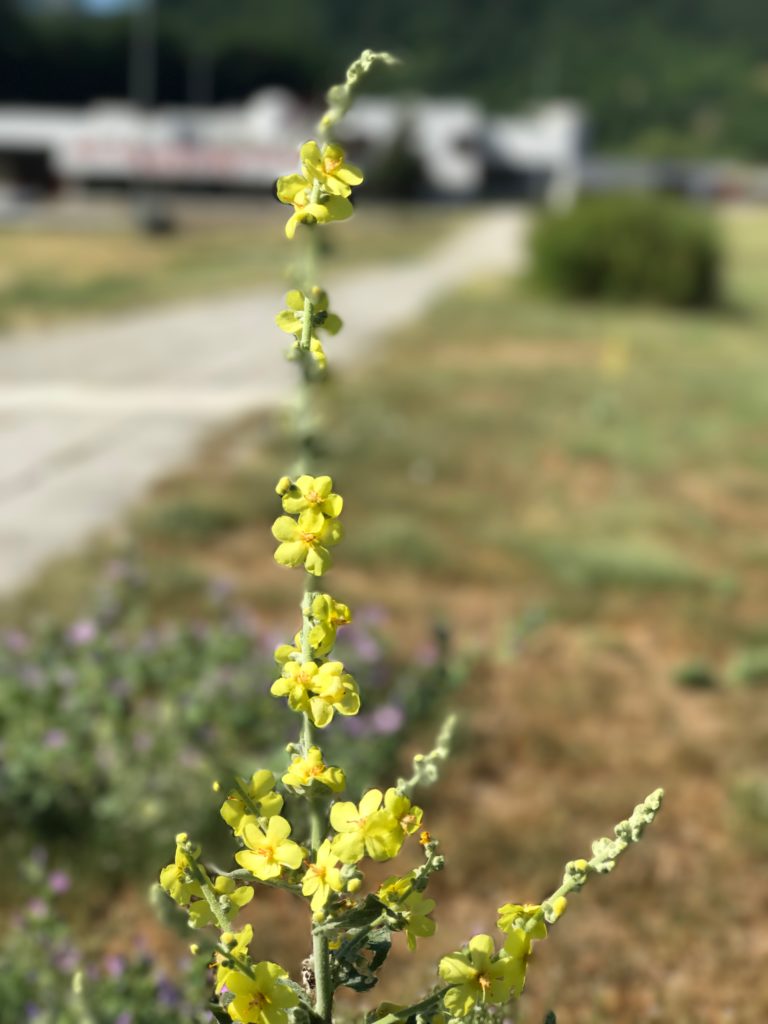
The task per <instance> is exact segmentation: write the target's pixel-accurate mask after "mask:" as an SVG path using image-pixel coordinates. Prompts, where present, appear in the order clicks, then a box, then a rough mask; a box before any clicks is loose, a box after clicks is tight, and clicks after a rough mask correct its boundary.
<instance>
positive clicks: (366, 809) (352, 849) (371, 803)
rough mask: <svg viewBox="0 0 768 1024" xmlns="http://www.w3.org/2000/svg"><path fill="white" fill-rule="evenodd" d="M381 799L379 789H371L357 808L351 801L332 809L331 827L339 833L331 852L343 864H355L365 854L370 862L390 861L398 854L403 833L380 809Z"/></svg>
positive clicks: (390, 817)
mask: <svg viewBox="0 0 768 1024" xmlns="http://www.w3.org/2000/svg"><path fill="white" fill-rule="evenodd" d="M383 799H384V798H383V796H382V793H381V790H379V789H370V790H368V792H367V793H366V794H365V795H364V796H363V798H362V800H361V801H360V805H359V806H358V807H356V806H355V805H354V804H353V803H352V802H351V801H345V802H342V803H336V804H334V805H333V807H331V826H332V827H333V828H334V830H335V831H336V832H338V833H339V834H338V835H337V836H336V838H335V839H334V840H333V849H334V853H336V855H337V856H338V858H339V860H341V861H343V862H344V863H345V864H356V863H357V861H359V860H361V859H362V858H363V857H364V856H365V855H366V854H367V855H368V856H369V857H371V858H372V859H373V860H389V859H390V858H391V857H396V856H397V855H398V853H399V852H400V847H401V846H402V845H403V830H402V828H401V827H400V824H399V822H398V821H397V819H396V818H395V817H394V815H393V814H392V813H391V812H390V811H388V810H386V808H383V807H382V806H381V804H382V801H383Z"/></svg>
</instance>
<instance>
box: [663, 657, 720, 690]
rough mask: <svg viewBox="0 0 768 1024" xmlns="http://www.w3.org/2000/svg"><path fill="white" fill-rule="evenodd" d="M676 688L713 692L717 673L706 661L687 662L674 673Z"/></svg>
mask: <svg viewBox="0 0 768 1024" xmlns="http://www.w3.org/2000/svg"><path fill="white" fill-rule="evenodd" d="M674 679H675V682H676V683H677V684H678V686H684V687H685V688H686V689H689V690H714V689H715V688H716V687H717V685H718V678H717V672H716V670H715V669H714V668H712V666H711V665H709V664H708V663H707V662H706V661H687V662H685V663H684V664H683V665H679V666H678V667H677V668H676V669H675V673H674Z"/></svg>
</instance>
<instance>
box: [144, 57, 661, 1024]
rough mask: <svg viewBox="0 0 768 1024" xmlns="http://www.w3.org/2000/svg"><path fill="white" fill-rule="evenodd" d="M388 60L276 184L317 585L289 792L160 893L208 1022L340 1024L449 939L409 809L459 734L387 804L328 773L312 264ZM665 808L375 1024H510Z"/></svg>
mask: <svg viewBox="0 0 768 1024" xmlns="http://www.w3.org/2000/svg"><path fill="white" fill-rule="evenodd" d="M379 62H381V63H386V64H389V63H393V62H394V61H393V58H392V57H391V56H389V55H388V54H385V53H373V52H371V51H365V52H364V53H363V54H362V55H361V57H360V58H359V59H358V60H357V61H355V63H354V64H353V65H352V66H351V67H350V68H349V70H348V71H347V76H346V81H345V82H344V83H342V84H340V85H337V86H334V87H333V88H332V89H331V90H330V92H329V94H328V99H329V109H328V110H327V112H326V113H325V115H324V116H323V118H322V120H321V121H320V124H319V141H315V140H312V141H309V142H306V143H305V144H304V145H303V146H302V147H301V170H300V172H299V173H297V174H290V175H288V176H286V177H283V178H280V179H279V180H278V182H277V198H278V199H279V200H280V202H282V203H284V204H286V205H287V206H288V207H290V209H291V213H290V217H289V219H288V222H287V224H286V228H285V233H286V235H287V237H288V238H289V239H293V238H294V237H296V236H297V234H298V235H304V236H305V237H306V241H307V242H308V246H307V251H308V253H309V258H308V259H307V260H306V261H305V265H304V274H303V279H302V281H301V287H300V288H296V289H295V290H293V291H290V292H289V293H288V295H287V296H286V302H285V306H286V308H285V309H284V310H282V311H281V312H280V313H279V314H278V315H277V318H276V320H277V326H278V327H279V328H280V329H281V330H283V331H285V332H286V333H287V334H289V335H290V336H291V338H292V341H291V343H290V347H289V351H288V356H289V358H291V359H294V360H295V361H296V362H297V363H298V366H299V368H300V371H301V372H300V379H301V389H300V395H301V398H300V402H299V434H300V438H301V457H300V459H299V461H298V464H297V466H296V467H295V469H294V471H293V473H292V475H290V476H284V477H283V478H282V479H281V480H280V481H279V482H278V484H277V488H276V490H277V495H278V496H279V499H280V501H281V504H282V514H281V515H279V516H278V517H277V519H276V520H275V522H274V525H273V527H272V533H273V535H274V537H275V539H276V540H277V542H278V546H277V549H276V551H275V559H276V561H277V562H278V563H279V564H280V565H281V566H284V567H287V568H290V569H295V570H297V571H298V572H299V573H300V574H301V576H302V578H303V583H304V586H303V596H302V599H301V628H300V629H299V631H298V632H297V633H296V634H295V636H294V637H293V640H292V641H290V642H287V643H285V644H282V645H281V646H279V647H278V648H277V650H276V652H275V660H276V662H277V664H278V666H279V671H280V675H279V678H278V679H277V680H276V681H275V682H274V683H273V684H272V689H271V692H272V694H273V695H274V696H275V697H277V698H280V699H283V698H284V699H285V700H287V702H288V706H289V707H290V708H291V709H292V710H293V711H294V712H295V713H296V715H297V717H298V719H299V721H300V735H299V738H298V740H297V741H296V742H295V743H292V744H290V745H289V746H288V748H287V752H288V759H287V763H286V765H285V769H284V772H283V774H282V776H281V777H280V779H277V778H276V777H275V775H274V774H273V772H271V771H269V770H267V769H264V768H262V769H259V770H257V771H255V772H254V773H253V775H252V776H251V777H250V778H248V779H245V778H236V779H234V781H233V782H232V784H231V788H229V791H228V792H227V793H226V797H225V799H224V802H223V803H222V805H221V816H222V818H223V819H224V821H225V822H226V824H227V825H228V826H229V828H230V829H231V830H232V835H233V837H234V840H235V843H236V845H237V852H236V853H235V854H234V861H235V865H234V866H233V868H232V869H231V870H229V871H222V870H219V871H214V870H213V869H211V868H209V867H207V866H206V865H205V863H204V860H203V856H202V852H201V849H200V846H199V845H198V844H197V843H196V842H194V841H193V839H192V838H191V837H189V836H188V835H187V834H184V833H182V834H180V835H178V836H177V837H176V852H175V857H174V859H173V861H172V863H170V864H168V865H167V866H166V867H165V868H163V870H162V872H161V873H160V884H161V886H162V888H163V889H164V890H165V892H166V893H167V894H168V895H169V896H170V897H171V899H172V900H174V901H175V902H176V903H177V904H179V905H180V906H181V907H182V908H184V910H185V911H186V913H187V915H188V918H189V925H190V926H191V927H192V928H194V929H200V930H201V932H200V939H199V940H198V942H196V943H195V944H194V945H193V947H192V949H193V951H200V952H201V953H205V954H207V955H209V956H210V957H211V964H212V967H213V968H214V970H215V995H214V997H213V1001H212V1003H211V1007H210V1009H211V1011H212V1013H213V1014H214V1016H215V1017H216V1018H217V1019H218V1020H219V1021H223V1022H228V1021H236V1022H240V1024H288V1022H289V1021H291V1022H299V1021H302V1022H307V1024H310V1022H313V1024H321V1022H322V1024H330V1022H331V1021H332V1020H333V1003H334V995H335V993H336V992H337V990H338V989H340V988H341V987H347V988H350V989H353V990H355V991H357V992H366V991H368V990H369V989H371V988H373V986H374V985H375V984H376V982H377V980H378V973H379V971H380V969H381V967H382V965H383V964H384V962H385V960H386V958H387V955H388V953H389V951H390V947H391V942H392V935H393V933H395V932H402V933H403V934H404V935H405V939H406V942H407V945H408V947H409V948H410V949H411V950H413V949H415V947H416V944H417V942H419V941H421V940H424V939H427V938H429V937H430V936H432V935H433V934H434V932H435V927H436V925H435V921H434V919H433V917H432V913H433V911H434V908H435V901H434V900H433V899H431V898H429V897H428V896H427V895H426V890H427V887H428V884H429V882H430V879H431V877H432V875H433V874H434V873H435V872H437V871H440V870H441V869H442V868H443V856H442V854H441V853H440V848H439V844H438V841H437V839H436V838H435V837H434V836H433V835H432V834H431V833H430V832H429V831H428V830H427V828H426V827H425V823H424V821H423V820H422V819H423V813H422V810H421V808H420V807H418V806H416V804H415V803H414V802H413V796H414V792H415V790H416V789H417V788H418V787H419V786H421V785H425V784H428V783H431V782H434V781H435V779H436V777H437V775H438V772H439V768H440V764H441V762H442V761H443V760H444V759H445V757H446V756H447V754H448V747H449V742H450V723H448V724H447V725H446V726H445V727H444V728H443V730H442V731H441V734H440V736H439V737H438V741H437V745H436V748H435V749H434V750H433V751H432V752H431V753H430V754H427V755H419V756H417V757H416V758H415V759H414V765H413V773H412V775H411V776H410V777H409V778H404V779H399V780H398V781H397V782H396V784H395V785H393V786H390V787H389V788H387V789H385V790H384V791H382V790H380V789H369V790H368V791H367V792H365V793H363V794H362V797H361V799H360V800H359V802H355V801H352V800H350V799H347V798H346V796H345V789H346V786H347V779H346V778H345V774H344V770H343V768H342V767H339V766H337V765H333V764H328V763H327V762H326V760H325V756H324V754H323V750H322V746H321V736H322V733H323V731H324V730H325V729H327V728H328V727H329V726H331V725H332V723H333V721H334V719H335V718H336V716H337V715H345V716H351V715H356V714H357V713H358V711H359V709H360V703H361V698H360V693H359V691H358V686H357V683H356V682H355V679H354V676H353V675H352V674H351V673H350V672H349V671H348V669H347V666H346V665H344V664H343V663H342V662H341V661H338V660H337V659H336V658H335V657H334V653H333V652H334V644H335V640H336V634H337V630H339V629H341V628H343V627H344V626H345V625H346V624H347V623H348V622H349V621H350V618H351V613H350V610H349V608H348V607H347V605H346V604H344V603H343V602H342V601H340V600H339V599H338V598H337V597H336V596H335V595H332V594H330V593H328V592H327V590H326V588H325V586H324V577H325V574H326V573H327V571H328V570H329V568H330V566H331V558H332V555H331V550H332V549H333V548H334V547H335V545H336V544H338V543H339V541H340V540H341V539H342V526H341V515H342V511H343V507H344V502H343V498H342V496H341V494H339V493H337V492H336V491H335V490H334V485H333V481H332V480H331V478H330V476H328V475H325V474H323V473H322V471H318V469H317V468H316V467H315V466H314V465H313V464H312V462H313V461H314V460H315V459H316V450H317V448H316V444H315V438H314V434H315V429H316V428H315V424H314V422H313V413H312V403H311V395H312V393H313V389H314V388H315V386H316V385H317V384H318V382H320V381H321V380H322V379H323V377H324V376H325V374H326V368H327V357H326V352H325V343H324V334H325V335H328V334H330V335H333V334H335V333H336V332H337V331H338V330H339V329H340V328H341V320H340V319H339V317H338V316H336V314H335V313H333V312H331V311H330V308H329V298H328V295H327V293H326V292H325V291H324V290H323V289H322V288H321V287H319V285H318V284H317V281H316V279H315V275H316V267H315V263H316V261H315V259H314V258H313V256H312V254H313V253H316V251H317V242H318V233H319V232H321V231H324V230H325V229H326V228H327V226H328V225H329V224H331V223H332V222H333V221H337V220H344V219H346V218H347V217H349V216H351V214H352V212H353V207H352V204H351V201H350V196H351V194H352V191H353V189H354V188H356V187H357V186H358V185H360V184H361V183H362V181H363V174H362V172H361V171H360V170H359V169H358V168H357V167H355V166H353V165H352V164H350V163H348V161H347V159H346V154H345V152H344V150H343V149H342V148H341V146H339V145H337V144H336V143H335V142H333V141H332V139H331V137H330V135H331V132H332V129H333V127H334V126H335V125H336V124H337V122H338V121H339V119H340V118H341V117H342V116H343V114H344V112H345V110H346V109H347V107H348V106H349V103H350V101H351V96H352V92H353V89H354V86H355V84H356V83H357V81H358V80H359V78H360V77H361V76H362V75H363V74H364V73H365V72H366V71H367V70H368V69H369V68H370V67H371V66H372V65H374V64H375V63H379ZM299 229H300V230H299ZM350 781H351V782H354V780H350ZM217 786H218V784H215V787H214V788H217ZM662 795H663V794H662V791H661V790H657V791H656V792H654V793H652V794H651V795H650V796H649V797H647V799H646V800H645V801H643V803H641V804H639V805H638V806H637V807H636V808H635V809H634V811H633V812H632V814H631V815H630V817H629V818H628V819H627V820H626V821H622V822H621V823H620V824H619V825H617V826H616V828H615V829H614V834H613V836H612V837H610V838H602V839H598V840H597V841H596V842H595V843H593V845H592V852H591V856H590V857H588V858H584V859H581V860H574V861H571V862H570V863H568V864H567V865H566V867H565V872H564V875H563V879H562V883H561V884H560V885H559V886H558V887H557V888H556V889H555V891H554V892H553V893H552V894H551V895H550V896H549V897H548V898H547V899H545V900H544V901H543V902H541V903H512V902H510V903H506V904H504V906H502V907H499V910H498V929H499V936H498V938H493V937H492V936H490V935H475V936H474V937H472V938H470V939H469V941H468V942H467V944H466V945H465V946H463V947H462V948H461V949H459V950H457V951H456V952H453V953H450V954H449V955H447V956H444V957H443V958H442V959H441V960H440V961H439V964H438V967H437V977H436V983H435V985H434V987H433V988H432V990H431V991H430V992H428V993H427V994H426V995H425V996H423V997H421V998H420V999H418V1000H416V1001H414V1002H412V1003H410V1004H407V1003H405V1002H404V1003H403V1004H402V1005H395V1004H391V1003H385V1004H381V1005H380V1006H379V1007H378V1008H377V1009H375V1010H373V1011H371V1012H370V1013H368V1015H367V1017H366V1021H367V1022H370V1024H372V1022H374V1021H375V1022H377V1024H395V1022H398V1021H409V1020H413V1021H415V1020H417V1019H420V1020H424V1021H426V1020H428V1019H429V1020H433V1019H441V1020H446V1019H449V1020H450V1019H461V1018H466V1017H468V1016H471V1017H472V1019H473V1020H476V1019H482V1018H484V1017H485V1018H488V1019H490V1018H495V1017H497V1016H498V1015H499V1014H500V1013H501V1011H502V1010H503V1009H504V1008H505V1007H508V1006H509V1005H510V1004H511V1003H512V1002H513V1001H514V1000H516V999H518V998H519V996H520V994H521V992H522V990H523V986H524V984H525V976H526V970H527V966H528V963H529V960H530V957H531V954H532V952H533V948H534V945H535V943H537V942H541V941H543V940H544V939H545V938H546V937H547V934H548V930H549V928H550V927H551V926H552V925H554V924H555V922H556V921H558V920H559V919H560V917H561V916H562V915H563V913H564V911H565V910H566V907H567V906H568V900H569V897H570V896H571V894H572V893H576V892H578V891H579V890H580V889H581V888H582V886H583V885H584V884H585V883H586V882H587V881H588V880H589V878H590V877H591V876H592V875H595V874H603V873H605V872H608V871H611V870H612V869H613V867H614V865H615V863H616V861H617V859H618V858H619V857H620V856H621V854H622V853H623V852H624V851H625V850H626V849H627V848H628V847H629V846H630V844H632V843H634V842H636V841H637V840H638V839H639V838H640V837H641V835H642V833H643V831H644V829H645V827H646V826H647V825H649V824H650V823H651V822H652V821H653V819H654V817H655V815H656V813H657V811H658V810H659V807H660V806H661V800H662ZM406 845H410V846H412V847H414V848H415V849H417V850H418V849H420V851H421V856H420V858H419V866H418V867H416V868H415V869H413V870H410V871H407V872H404V873H401V874H397V873H394V874H392V875H391V877H389V878H387V879H386V880H385V881H384V882H383V883H382V884H381V885H379V886H378V887H377V888H375V889H373V890H369V891H366V886H365V877H364V866H365V864H366V862H367V861H378V862H382V861H390V860H393V859H394V858H396V857H397V856H398V854H399V853H400V852H401V850H402V849H403V848H404V847H405V846H406ZM257 886H271V887H277V888H281V889H286V890H288V892H290V893H292V894H293V895H294V896H295V897H296V898H297V899H298V900H303V901H304V902H306V903H308V904H309V908H308V909H309V916H310V918H311V937H312V952H311V955H310V956H309V957H308V958H307V960H306V961H305V962H304V969H303V973H302V978H301V980H300V981H297V980H294V979H291V978H290V977H289V975H288V972H287V971H286V970H284V969H283V968H282V967H281V966H280V965H279V964H276V963H273V962H272V961H269V960H262V961H256V960H254V958H253V957H252V956H251V954H250V945H251V940H252V938H253V929H252V926H251V925H250V924H242V925H240V926H239V927H238V925H237V924H236V918H237V916H238V914H239V913H240V911H241V910H242V908H243V907H245V906H246V905H247V904H248V903H250V902H251V900H253V899H254V895H255V892H256V887H257ZM211 930H212V933H213V934H211ZM206 936H208V937H206ZM550 1019H551V1018H550Z"/></svg>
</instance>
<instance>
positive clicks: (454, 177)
mask: <svg viewBox="0 0 768 1024" xmlns="http://www.w3.org/2000/svg"><path fill="white" fill-rule="evenodd" d="M314 121H315V112H314V111H310V110H308V109H307V108H306V107H304V106H302V105H301V104H300V103H299V102H298V100H296V99H295V98H294V97H293V96H292V95H291V94H290V93H289V92H287V91H286V90H284V89H281V88H269V89H264V90H262V91H261V92H259V93H257V94H255V95H254V96H253V97H252V98H251V99H250V100H248V101H247V102H245V103H243V104H239V105H230V106H220V107H211V108H194V107H161V108H158V109H156V110H153V111H151V112H144V111H142V110H140V109H139V108H137V107H134V106H131V105H130V104H128V103H118V102H99V103H94V104H92V105H91V106H88V107H86V108H84V109H69V110H66V109H59V108H53V107H51V108H46V107H23V106H18V107H4V108H0V169H1V168H2V166H3V164H4V165H5V166H6V168H7V169H10V170H11V171H12V172H13V173H14V174H15V176H16V177H17V178H21V179H24V178H25V177H26V178H27V179H29V176H30V164H31V165H32V166H35V161H36V162H37V164H36V166H37V170H38V174H39V175H42V176H44V177H48V178H49V179H50V180H53V181H60V182H62V183H64V184H67V183H78V184H98V185H119V184H124V183H126V182H130V181H136V180H144V181H151V182H156V183H161V184H167V185H172V186H180V187H184V186H198V187H217V188H248V189H256V188H263V189H266V188H269V187H271V185H272V183H273V181H274V180H275V178H276V177H277V176H278V175H279V174H281V173H285V170H286V168H289V167H291V166H294V165H295V164H296V147H297V144H298V143H299V142H301V141H302V140H303V139H305V138H307V137H311V135H312V131H313V125H314ZM342 132H343V139H344V140H347V141H348V142H349V145H350V149H351V150H352V151H353V156H354V153H355V150H356V149H359V150H362V149H365V150H367V151H368V153H369V156H368V160H369V161H371V162H372V159H375V157H376V156H377V155H380V156H384V155H385V154H387V153H388V152H392V151H393V147H395V146H402V147H403V148H404V150H405V151H406V152H407V154H408V155H409V157H411V158H412V159H414V160H416V161H417V163H418V165H419V168H420V171H421V176H422V178H423V180H424V182H425V183H426V186H427V188H428V189H429V190H430V191H431V192H433V193H436V194H439V195H447V196H457V197H468V196H473V195H477V194H478V193H479V192H481V191H482V189H483V186H484V184H485V181H486V177H487V173H488V171H489V169H493V170H494V172H498V171H499V170H500V169H501V170H505V169H506V170H509V172H510V173H516V174H518V175H521V174H522V175H525V174H535V175H537V176H541V175H543V176H545V177H546V178H547V179H551V180H553V181H555V180H561V179H563V180H565V179H570V178H573V177H574V176H575V175H576V168H578V166H579V165H580V162H581V152H582V148H583V138H584V128H583V117H582V114H581V111H580V110H579V108H577V107H576V106H574V105H572V104H565V103H559V104H550V105H548V106H544V107H542V108H540V109H539V110H537V111H534V112H533V113H532V114H530V115H520V116H516V117H512V116H488V115H487V114H486V113H485V111H483V110H482V108H481V107H479V106H478V105H477V104H475V103H473V102H472V101H470V100H466V99H441V100H437V99H423V98H416V99H410V100H409V99H392V98H384V97H382V98H371V97H362V98H361V99H360V100H358V102H357V103H356V104H354V106H353V107H352V109H351V110H350V112H349V114H348V115H347V117H346V118H345V120H344V122H343V123H342ZM6 173H7V172H6Z"/></svg>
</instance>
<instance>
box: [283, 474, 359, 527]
mask: <svg viewBox="0 0 768 1024" xmlns="http://www.w3.org/2000/svg"><path fill="white" fill-rule="evenodd" d="M343 506H344V499H343V498H342V497H341V495H340V494H334V493H333V480H332V479H331V478H330V477H329V476H308V475H307V474H303V475H302V476H300V477H298V479H297V480H296V481H295V482H294V483H292V484H291V487H290V488H289V489H288V490H287V491H286V492H285V493H284V494H283V509H284V510H285V511H286V512H288V513H289V514H290V515H298V514H299V513H300V512H305V511H306V510H307V509H315V510H316V511H318V512H322V513H323V515H324V516H327V517H328V518H329V519H335V518H336V517H337V516H340V515H341V510H342V508H343Z"/></svg>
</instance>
